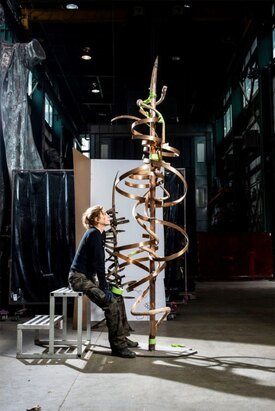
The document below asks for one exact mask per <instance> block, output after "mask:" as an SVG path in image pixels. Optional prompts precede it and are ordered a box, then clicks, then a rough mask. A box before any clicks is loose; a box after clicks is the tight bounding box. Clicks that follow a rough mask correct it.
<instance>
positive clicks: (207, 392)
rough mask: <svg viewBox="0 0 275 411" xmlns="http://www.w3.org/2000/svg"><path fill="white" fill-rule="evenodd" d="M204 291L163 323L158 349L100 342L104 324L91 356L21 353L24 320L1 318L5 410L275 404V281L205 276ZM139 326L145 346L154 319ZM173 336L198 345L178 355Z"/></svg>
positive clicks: (173, 410) (153, 410) (126, 410)
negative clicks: (123, 351)
mask: <svg viewBox="0 0 275 411" xmlns="http://www.w3.org/2000/svg"><path fill="white" fill-rule="evenodd" d="M196 294H197V299H196V300H192V301H190V302H189V303H188V304H187V305H182V306H181V308H180V313H179V315H177V317H176V319H175V320H173V321H166V322H165V323H163V324H162V325H161V327H160V328H159V331H158V338H157V348H158V347H159V350H158V351H159V353H160V355H159V356H158V353H154V355H152V356H147V355H143V354H142V350H141V351H140V353H141V355H140V356H138V357H136V358H135V359H130V360H129V359H122V358H117V357H112V356H110V355H109V351H108V349H107V350H106V349H103V351H100V349H98V350H97V348H100V347H99V346H108V343H107V333H106V328H105V327H104V326H103V327H100V328H98V329H96V330H93V332H92V335H93V343H94V344H96V347H95V349H96V351H97V352H93V351H88V352H87V354H86V356H85V358H83V359H75V360H74V359H71V360H45V359H43V360H38V359H35V360H19V359H16V358H15V351H16V325H17V323H16V322H12V321H5V322H0V331H1V336H0V377H1V384H0V410H1V411H25V410H29V409H37V410H38V409H41V410H42V411H57V410H62V411H70V410H71V411H78V410H80V411H82V410H85V411H86V410H90V411H103V410H104V411H109V410H112V411H118V410H119V411H157V410H158V411H168V410H169V411H182V410H196V411H197V410H211V411H212V410H217V411H226V410H237V411H238V410H242V411H245V410H249V411H254V410H261V411H263V410H268V411H270V410H275V372H274V371H275V282H273V281H267V280H262V281H249V282H205V283H198V284H197V291H196ZM24 320H25V319H24ZM131 325H132V326H133V327H134V328H135V333H134V334H133V335H132V338H133V339H136V340H137V341H139V342H140V343H141V344H142V346H144V347H146V346H147V340H148V323H147V322H144V321H138V322H137V321H136V322H132V323H131ZM26 343H27V345H28V346H29V347H28V348H29V349H31V348H32V334H30V335H29V337H27V338H26ZM171 344H182V345H185V346H186V347H191V348H194V349H195V350H197V354H194V355H192V356H189V357H181V356H179V355H175V356H172V355H170V353H171V351H170V347H171ZM165 347H166V348H167V352H168V355H166V356H165V355H161V354H163V353H164V351H163V349H165ZM38 350H43V348H42V347H41V348H40V347H39V348H38ZM171 350H172V349H171ZM34 351H36V352H37V347H36V349H35V350H34ZM35 407H37V408H35ZM39 407H40V408H39Z"/></svg>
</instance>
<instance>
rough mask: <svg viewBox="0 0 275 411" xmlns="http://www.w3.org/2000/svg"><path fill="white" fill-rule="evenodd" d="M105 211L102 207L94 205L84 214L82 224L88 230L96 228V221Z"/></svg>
mask: <svg viewBox="0 0 275 411" xmlns="http://www.w3.org/2000/svg"><path fill="white" fill-rule="evenodd" d="M103 209H104V208H103V206H101V205H94V206H92V207H89V208H87V210H86V211H84V213H83V214H82V224H83V225H84V227H85V228H87V229H88V228H91V227H93V226H95V225H96V224H97V221H96V219H97V218H98V217H99V216H100V214H101V213H102V212H103Z"/></svg>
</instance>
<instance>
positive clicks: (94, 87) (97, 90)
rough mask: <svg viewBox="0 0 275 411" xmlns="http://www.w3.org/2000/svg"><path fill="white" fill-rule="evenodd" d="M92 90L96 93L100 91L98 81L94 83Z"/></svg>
mask: <svg viewBox="0 0 275 411" xmlns="http://www.w3.org/2000/svg"><path fill="white" fill-rule="evenodd" d="M91 92H92V93H94V94H98V93H100V89H99V87H98V85H97V84H96V83H93V84H92V90H91Z"/></svg>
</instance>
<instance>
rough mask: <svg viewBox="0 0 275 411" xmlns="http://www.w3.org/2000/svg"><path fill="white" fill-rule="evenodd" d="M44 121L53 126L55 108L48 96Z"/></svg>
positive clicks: (46, 97)
mask: <svg viewBox="0 0 275 411" xmlns="http://www.w3.org/2000/svg"><path fill="white" fill-rule="evenodd" d="M44 119H45V121H46V122H47V123H48V125H49V126H50V127H52V126H53V106H52V103H51V101H50V99H49V97H48V96H47V95H45V111H44Z"/></svg>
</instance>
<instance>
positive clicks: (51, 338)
mask: <svg viewBox="0 0 275 411" xmlns="http://www.w3.org/2000/svg"><path fill="white" fill-rule="evenodd" d="M54 298H55V297H54V295H53V294H51V296H50V328H49V354H53V353H54V303H55V301H54Z"/></svg>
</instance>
